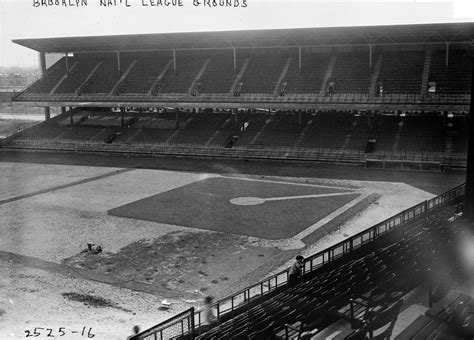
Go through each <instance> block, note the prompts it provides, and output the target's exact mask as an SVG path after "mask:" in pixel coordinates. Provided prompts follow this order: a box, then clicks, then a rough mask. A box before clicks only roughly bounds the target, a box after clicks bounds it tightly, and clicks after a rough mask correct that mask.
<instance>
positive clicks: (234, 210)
mask: <svg viewBox="0 0 474 340" xmlns="http://www.w3.org/2000/svg"><path fill="white" fill-rule="evenodd" d="M327 194H341V195H340V196H323V197H305V198H297V199H292V198H293V197H295V196H301V195H327ZM358 196H359V194H358V193H356V192H354V191H351V190H345V189H340V188H332V187H321V186H315V185H305V184H290V183H280V182H271V181H259V180H243V179H234V178H208V179H204V180H201V181H198V182H195V183H191V184H188V185H185V186H183V187H180V188H177V189H173V190H170V191H167V192H163V193H160V194H157V195H153V196H150V197H147V198H145V199H141V200H138V201H135V202H132V203H129V204H126V205H123V206H120V207H117V208H114V209H111V210H109V211H108V213H109V214H110V215H114V216H119V217H127V218H133V219H138V220H145V221H153V222H159V223H166V224H171V225H178V226H184V227H190V228H195V229H204V230H212V231H219V232H225V233H232V234H238V235H245V236H253V237H258V238H263V239H269V240H277V239H285V238H291V237H293V236H294V235H296V234H298V233H299V232H301V231H302V230H304V229H306V228H307V227H309V226H311V225H312V224H314V223H316V222H317V221H319V220H320V219H322V218H323V217H325V216H327V215H328V214H330V213H331V212H333V211H334V210H336V209H338V208H340V207H341V206H343V205H345V204H347V203H348V202H350V201H352V200H353V199H355V198H356V197H358ZM248 197H258V198H263V199H273V200H269V201H265V202H261V204H255V205H238V204H233V203H231V199H235V198H243V200H245V198H248ZM276 198H277V199H276Z"/></svg>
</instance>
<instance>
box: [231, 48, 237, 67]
mask: <svg viewBox="0 0 474 340" xmlns="http://www.w3.org/2000/svg"><path fill="white" fill-rule="evenodd" d="M232 51H233V52H234V74H235V73H236V72H237V51H236V50H235V47H232Z"/></svg>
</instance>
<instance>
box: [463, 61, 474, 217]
mask: <svg viewBox="0 0 474 340" xmlns="http://www.w3.org/2000/svg"><path fill="white" fill-rule="evenodd" d="M471 65H473V67H472V71H471V99H470V103H469V104H470V105H469V140H468V144H467V145H468V146H467V169H466V194H465V198H464V214H465V216H466V217H467V218H468V219H469V220H471V221H472V220H474V105H473V101H474V90H473V89H474V87H473V86H472V85H473V84H472V82H473V81H474V56H472V57H471Z"/></svg>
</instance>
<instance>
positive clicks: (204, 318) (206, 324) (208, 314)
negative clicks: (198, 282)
mask: <svg viewBox="0 0 474 340" xmlns="http://www.w3.org/2000/svg"><path fill="white" fill-rule="evenodd" d="M213 300H214V299H213V297H212V296H206V297H205V298H204V306H203V307H202V308H201V310H200V311H201V333H204V332H207V331H208V330H210V329H211V328H212V327H214V325H215V324H216V323H217V316H216V314H215V311H214V308H212V307H211V304H212V301H213Z"/></svg>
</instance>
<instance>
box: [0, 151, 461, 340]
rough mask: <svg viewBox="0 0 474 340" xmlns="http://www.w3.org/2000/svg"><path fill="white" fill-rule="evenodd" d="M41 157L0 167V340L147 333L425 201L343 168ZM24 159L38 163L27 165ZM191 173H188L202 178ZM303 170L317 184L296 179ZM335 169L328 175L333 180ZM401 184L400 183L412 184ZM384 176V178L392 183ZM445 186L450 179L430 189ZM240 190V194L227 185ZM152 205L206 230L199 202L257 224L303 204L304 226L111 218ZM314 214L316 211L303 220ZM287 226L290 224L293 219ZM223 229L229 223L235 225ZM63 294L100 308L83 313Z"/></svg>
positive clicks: (430, 183) (433, 181) (432, 182)
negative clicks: (35, 334)
mask: <svg viewBox="0 0 474 340" xmlns="http://www.w3.org/2000/svg"><path fill="white" fill-rule="evenodd" d="M0 154H1V155H4V154H3V153H1V152H0ZM30 156H31V157H30ZM37 157H38V154H19V155H18V154H17V155H14V161H11V162H7V161H6V159H5V158H3V159H2V162H0V171H1V172H2V174H4V176H2V180H1V185H2V189H5V190H2V193H1V194H0V199H3V200H5V199H9V201H8V202H6V201H5V202H4V203H3V204H0V225H1V235H2V237H1V238H0V251H1V252H2V254H4V256H3V255H2V256H0V338H2V339H3V338H23V337H24V336H25V330H27V329H32V328H34V327H56V328H57V327H68V329H73V328H75V327H76V328H77V327H79V329H82V327H93V329H94V332H96V334H97V335H96V338H97V339H123V338H125V337H126V336H127V335H128V334H129V333H130V331H131V327H132V326H133V325H135V324H138V325H140V326H141V327H142V329H143V328H146V327H150V326H152V325H154V324H156V323H158V322H160V321H161V320H164V319H166V318H168V317H169V316H171V315H173V314H175V313H177V312H180V311H183V310H184V309H186V308H189V307H191V306H194V307H197V306H199V305H200V303H201V300H200V299H201V298H202V296H203V295H205V294H212V295H215V296H217V297H222V296H224V295H227V294H230V293H232V292H236V291H237V290H239V289H242V288H244V287H246V286H247V285H249V284H251V283H254V282H256V281H258V280H260V279H262V278H264V277H265V276H267V275H269V274H271V273H274V272H277V271H279V270H281V269H283V268H286V267H287V266H288V265H289V263H291V259H292V258H293V257H294V256H295V255H296V254H297V253H302V254H304V255H309V254H312V253H315V252H317V251H319V250H322V249H324V248H326V247H327V246H329V245H332V244H334V243H336V242H339V241H340V240H342V239H344V238H347V237H348V236H350V235H352V234H354V233H356V232H358V231H360V230H363V229H366V228H367V227H368V226H370V225H373V224H374V223H376V222H379V221H381V220H383V219H385V218H387V217H388V216H390V215H392V214H394V213H396V212H399V211H400V210H403V209H405V208H407V207H409V206H412V205H414V204H416V203H418V202H420V201H422V200H425V199H428V198H430V197H432V196H433V194H432V193H429V192H426V191H424V190H420V189H416V188H414V187H413V186H410V185H407V184H405V183H397V182H394V181H390V182H385V181H360V180H354V179H351V177H352V176H351V171H352V170H351V169H346V173H347V175H348V177H347V178H345V179H335V178H322V177H319V178H318V177H316V175H317V174H318V172H317V171H316V169H315V168H312V169H310V168H305V169H301V168H300V167H299V166H296V167H295V168H294V173H295V174H298V176H287V175H286V173H287V172H290V168H289V165H285V167H284V168H282V169H280V170H279V171H274V165H273V163H272V164H269V165H268V169H269V170H270V172H271V173H273V176H268V175H267V174H265V175H261V174H259V175H258V176H257V175H255V174H252V173H254V172H260V171H261V169H262V167H263V163H259V164H260V165H258V166H257V167H256V168H253V167H251V166H249V171H248V172H249V173H245V171H244V170H243V169H239V168H238V167H237V166H235V164H234V165H232V166H229V165H228V164H224V163H222V162H217V163H213V164H211V162H207V164H206V169H207V168H209V169H215V171H203V172H197V171H187V172H185V171H179V172H176V171H171V170H155V169H144V168H131V167H129V166H127V167H124V166H123V165H124V164H123V163H121V162H122V160H120V161H119V160H113V159H112V160H113V162H111V163H110V160H108V159H107V157H105V159H101V160H100V161H98V163H97V164H100V165H102V166H90V165H87V164H81V165H77V164H76V163H75V162H72V163H73V164H76V165H69V164H65V163H68V162H67V160H68V159H69V156H66V155H64V158H63V159H61V157H60V155H56V156H54V157H55V158H54V159H50V158H49V157H47V155H45V156H44V157H43V158H42V160H41V162H40V160H39V159H38V158H37ZM25 158H27V159H29V158H32V160H34V162H24V160H25ZM19 160H21V161H19ZM89 161H90V160H89ZM129 161H130V160H129ZM143 161H145V160H143ZM154 161H156V162H159V161H160V160H159V159H155V160H154ZM78 162H79V163H80V162H82V163H83V162H84V159H82V160H79V161H78ZM130 162H131V161H130ZM161 162H162V163H161V165H162V168H167V167H170V166H171V164H170V163H167V162H166V160H161ZM176 162H178V161H177V160H176ZM187 162H188V161H183V165H182V167H187V164H190V163H187ZM43 163H47V164H43ZM132 163H133V164H136V163H135V162H132ZM198 163H199V162H198ZM112 164H113V167H110V165H112ZM196 164H197V163H194V167H190V168H193V169H194V170H197V169H200V168H199V167H196ZM104 165H107V166H104ZM128 165H131V163H130V164H128ZM125 169H126V170H127V171H124V170H125ZM268 169H267V170H268ZM181 170H183V169H182V168H181ZM303 170H304V171H303ZM310 170H312V174H313V176H300V175H301V174H303V173H310ZM340 171H342V170H337V171H336V170H335V171H333V173H334V174H335V175H338V176H339V175H340ZM223 173H225V174H226V175H225V176H223V175H222V174H223ZM282 173H283V174H285V175H283V176H282V175H281V174H282ZM277 174H280V175H279V176H275V175H277ZM409 175H410V174H408V175H407V174H405V175H404V176H405V177H407V179H408V178H409V177H410V176H409ZM441 175H442V176H441ZM262 176H263V178H262ZM338 176H335V177H338ZM392 176H393V175H392V174H390V173H388V174H387V177H388V178H389V179H391V177H392ZM417 176H420V175H419V174H415V175H414V177H417ZM443 176H446V178H447V180H446V181H443V182H440V183H439V184H437V182H438V181H439V178H442V177H443ZM356 177H357V176H356ZM454 177H455V178H453V177H452V176H448V175H445V174H435V176H431V174H425V177H423V181H422V182H423V186H424V187H436V188H437V189H436V190H441V188H442V187H443V186H444V185H447V184H446V183H450V182H455V181H456V176H454ZM374 179H375V178H374ZM377 179H380V178H377ZM409 179H410V181H415V180H414V179H413V178H409ZM415 179H416V178H415ZM244 180H245V181H244ZM268 181H271V182H272V183H271V185H269V184H268ZM242 182H244V185H243V184H242ZM217 183H218V184H219V185H218V186H217V185H216V184H217ZM236 183H237V184H238V185H237V188H238V189H235V188H234V187H233V185H234V184H236ZM262 183H265V184H262ZM275 183H280V184H275ZM301 184H304V185H301ZM190 188H191V189H192V190H191V189H190ZM210 189H212V190H210ZM243 189H245V190H243ZM206 190H207V191H206ZM240 190H241V191H240ZM341 192H351V194H350V195H347V196H334V197H332V198H331V197H325V198H324V200H323V199H322V198H317V197H306V198H294V197H295V196H305V195H309V196H311V195H319V194H331V193H341ZM352 192H354V193H352ZM202 193H207V196H206V195H205V197H207V198H205V199H204V198H202V197H201V198H200V197H198V196H197V195H201V196H202ZM262 193H263V194H262ZM193 195H196V196H193ZM155 196H156V198H160V200H162V201H161V202H160V203H163V202H166V201H167V200H168V199H169V198H173V200H175V201H178V202H179V203H180V204H182V205H183V207H185V208H189V207H190V206H191V205H193V204H194V205H195V206H196V207H195V208H193V209H195V210H194V214H196V212H197V211H199V212H200V214H201V217H200V218H201V220H202V222H200V223H202V224H203V225H204V224H206V225H210V224H211V222H212V220H213V219H214V218H216V216H217V215H216V212H215V211H214V209H210V210H206V209H207V208H206V207H207V206H206V205H205V203H206V201H209V204H210V206H212V207H214V206H215V204H216V202H221V204H224V203H225V205H228V206H229V207H233V208H238V209H241V208H245V209H246V208H250V209H256V208H257V207H258V209H256V212H255V214H256V215H255V216H257V214H258V213H259V212H258V210H261V209H260V208H262V207H265V206H266V205H267V206H270V205H272V204H274V203H278V204H281V205H278V206H276V207H275V209H274V210H271V211H270V210H268V211H265V214H263V215H270V214H272V211H278V210H282V211H283V209H282V206H283V205H289V206H290V208H289V210H286V211H285V212H286V213H287V214H288V211H292V212H295V211H297V210H295V209H297V207H299V206H302V208H303V210H304V209H306V210H304V211H303V212H300V214H302V215H310V216H311V218H307V220H305V219H304V218H302V219H294V221H297V223H298V230H295V231H298V233H296V234H295V232H294V231H293V232H290V233H289V232H287V231H286V233H285V234H280V236H279V237H273V234H275V235H276V234H277V233H278V232H281V231H285V230H286V229H287V226H284V225H283V224H282V225H281V226H280V227H278V228H279V229H275V230H272V231H271V232H268V233H267V234H265V235H263V234H262V235H251V234H250V235H249V233H242V232H236V231H237V230H235V228H234V227H233V228H232V230H231V229H229V230H230V232H229V230H220V231H216V230H209V229H210V228H207V229H206V228H202V227H199V225H194V226H193V225H191V224H190V223H189V221H188V217H189V216H188V217H186V218H182V220H180V219H179V218H181V217H173V214H174V215H177V214H178V213H176V211H175V212H174V213H173V212H170V213H169V215H168V216H167V218H169V219H168V220H159V221H158V222H156V221H147V220H144V219H131V218H123V217H119V216H111V215H109V214H108V213H107V212H108V211H109V210H112V209H115V208H117V207H126V206H127V205H130V204H136V202H140V201H141V200H147V199H150V197H155ZM351 196H354V197H353V198H351ZM210 197H212V200H211V199H210ZM236 197H254V198H255V197H258V198H262V199H271V198H277V199H279V198H285V199H282V200H275V201H271V200H270V201H265V202H264V203H262V202H261V201H259V202H260V203H259V202H257V203H259V204H256V205H248V206H246V205H241V206H239V205H235V204H233V203H230V200H231V199H232V198H236ZM165 198H166V200H165ZM289 198H293V199H289ZM342 198H344V200H342ZM331 199H334V200H336V201H331ZM346 199H347V200H346ZM321 202H330V203H321ZM334 202H336V204H334ZM254 203H255V202H254ZM321 204H322V205H321ZM306 205H307V207H305V206H306ZM333 205H334V206H333ZM218 206H219V205H218ZM310 208H311V209H310ZM310 210H315V211H316V212H315V213H314V214H313V213H312V212H311V213H308V211H310ZM239 215H240V214H239ZM163 216H164V215H162V216H160V218H161V219H162V218H163ZM291 216H293V218H295V216H296V213H294V214H293V215H291ZM206 217H207V222H205V220H206ZM237 217H239V218H240V216H237ZM264 217H265V216H264ZM172 218H174V219H172ZM227 219H228V220H227V221H226V222H228V224H230V225H231V224H232V222H231V221H232V218H231V217H227ZM272 219H273V220H272ZM278 219H279V217H278V216H277V214H275V216H270V220H269V221H270V222H269V223H270V224H271V225H273V224H276V223H274V222H275V221H277V220H278ZM236 220H238V219H236ZM288 220H290V219H288ZM181 222H182V223H181ZM300 224H301V225H300ZM246 228H249V227H248V226H247V227H246ZM278 230H280V231H278ZM87 242H94V243H96V244H101V245H102V246H103V248H104V251H103V252H102V253H100V254H91V253H87V252H84V250H85V249H86V243H87ZM68 296H69V297H70V296H85V297H88V298H87V299H85V300H84V301H107V304H105V305H104V306H94V305H85V304H84V302H83V301H82V300H81V301H75V300H71V299H69V298H67V297H68ZM88 299H89V300H88ZM163 299H167V300H168V301H170V302H171V304H172V305H171V308H170V310H169V311H165V310H160V305H161V300H163Z"/></svg>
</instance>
